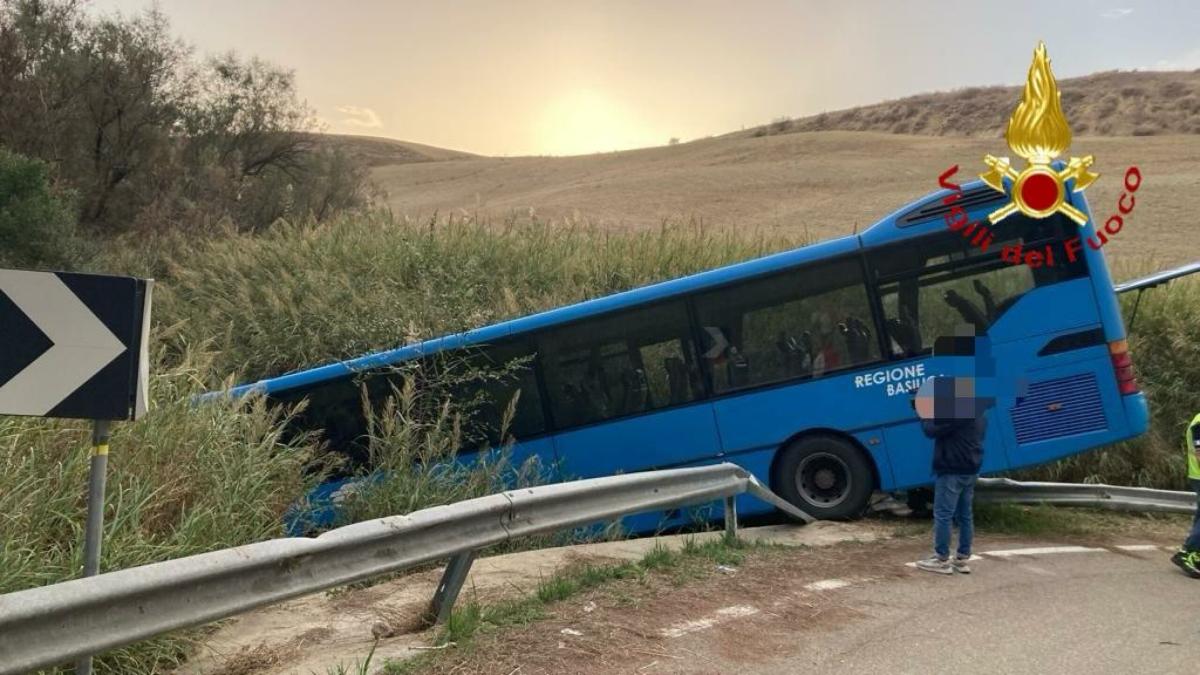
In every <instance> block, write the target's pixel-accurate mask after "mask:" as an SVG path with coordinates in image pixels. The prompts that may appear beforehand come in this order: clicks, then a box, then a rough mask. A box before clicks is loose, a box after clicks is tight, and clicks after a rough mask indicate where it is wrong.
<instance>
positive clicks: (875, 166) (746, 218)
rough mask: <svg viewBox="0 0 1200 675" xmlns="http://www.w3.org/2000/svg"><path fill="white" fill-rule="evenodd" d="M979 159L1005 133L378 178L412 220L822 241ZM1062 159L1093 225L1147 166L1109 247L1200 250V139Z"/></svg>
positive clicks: (809, 142) (1124, 252)
mask: <svg viewBox="0 0 1200 675" xmlns="http://www.w3.org/2000/svg"><path fill="white" fill-rule="evenodd" d="M1014 102H1015V101H1014ZM985 153H992V154H996V155H1007V154H1009V152H1008V148H1007V147H1006V146H1005V144H1004V141H1003V139H1001V138H984V137H953V136H915V135H900V134H892V133H882V132H873V131H818V132H800V133H785V134H777V135H767V136H761V137H754V136H752V135H750V134H734V135H729V136H724V137H719V138H710V139H704V140H698V141H693V142H690V143H684V144H681V145H675V146H663V147H656V148H645V149H640V150H630V151H625V152H616V153H605V154H596V155H584V156H577V157H516V158H492V157H473V156H468V157H461V156H455V157H454V158H453V159H448V160H432V161H431V160H430V159H426V160H424V161H419V162H412V163H395V164H381V165H377V166H375V168H374V169H373V173H374V177H375V179H376V181H377V182H378V183H379V185H380V187H382V188H383V189H384V190H385V191H386V192H387V195H388V196H387V203H388V205H389V206H390V207H391V208H392V210H393V211H394V212H396V213H397V214H404V215H407V216H410V217H414V218H428V217H430V216H431V215H433V214H434V213H435V212H437V213H439V214H441V215H443V216H444V215H447V214H450V213H454V214H463V215H472V216H478V217H480V218H482V219H487V220H491V221H493V222H496V221H502V220H503V219H505V218H508V217H513V216H515V217H517V218H526V217H528V216H529V215H530V214H533V215H536V216H537V217H540V218H547V219H555V220H564V219H565V220H574V221H577V222H583V223H590V224H594V225H599V226H604V227H612V228H654V227H659V226H661V224H662V223H663V222H689V221H698V222H702V223H703V224H704V225H705V226H708V227H713V228H730V227H732V228H739V229H747V230H766V231H772V230H773V231H786V232H790V233H807V234H808V235H810V236H811V237H813V238H817V239H824V238H828V237H833V236H837V235H842V234H847V233H850V232H852V231H853V230H854V229H855V228H858V229H860V230H861V229H863V228H865V227H868V226H870V225H871V224H872V223H874V222H875V221H876V220H878V219H879V218H881V217H883V216H884V215H886V214H887V213H889V212H890V211H892V210H895V209H897V208H899V207H901V206H903V205H904V204H905V203H907V202H909V201H911V200H913V199H915V198H917V197H919V196H921V195H923V194H925V193H927V192H929V191H931V190H932V189H934V188H935V187H936V184H937V176H938V174H939V173H941V172H942V171H943V170H945V169H946V168H947V167H948V166H950V165H952V164H958V165H960V174H959V175H960V176H963V175H966V174H968V173H970V174H974V173H977V172H978V171H980V170H982V169H983V164H982V161H981V160H982V157H983V155H984V154H985ZM1068 154H1074V155H1082V154H1094V155H1095V156H1096V165H1095V167H1094V168H1095V169H1096V170H1098V171H1099V172H1100V174H1101V178H1100V180H1099V181H1097V183H1096V184H1095V185H1093V186H1092V187H1091V188H1089V189H1088V192H1087V194H1088V197H1089V201H1090V204H1091V206H1092V210H1093V212H1094V215H1095V216H1096V218H1097V219H1102V218H1106V217H1107V215H1108V214H1110V213H1113V212H1115V209H1116V200H1117V197H1118V196H1119V194H1120V192H1121V180H1122V175H1123V174H1124V172H1125V169H1126V168H1127V167H1129V166H1131V165H1136V166H1138V167H1139V168H1140V170H1141V172H1142V175H1143V178H1144V183H1143V186H1142V187H1141V188H1140V189H1139V191H1138V194H1137V205H1136V208H1135V210H1134V213H1133V215H1132V217H1131V218H1130V219H1129V220H1128V221H1127V225H1126V227H1125V229H1124V230H1123V231H1122V232H1121V233H1120V234H1119V235H1118V236H1117V237H1115V238H1114V240H1113V241H1112V242H1111V243H1110V245H1109V246H1108V247H1107V248H1106V250H1107V251H1108V252H1109V255H1110V257H1116V258H1121V257H1130V256H1145V255H1148V256H1151V257H1153V258H1155V259H1156V260H1157V261H1158V262H1160V263H1161V264H1169V263H1179V262H1185V261H1189V260H1194V259H1197V258H1200V255H1198V254H1197V253H1196V251H1197V247H1196V242H1197V239H1198V237H1200V215H1198V214H1197V213H1196V209H1197V207H1200V135H1166V136H1124V137H1088V136H1082V137H1077V138H1076V139H1075V142H1074V144H1073V145H1072V147H1071V149H1070V151H1069V152H1068Z"/></svg>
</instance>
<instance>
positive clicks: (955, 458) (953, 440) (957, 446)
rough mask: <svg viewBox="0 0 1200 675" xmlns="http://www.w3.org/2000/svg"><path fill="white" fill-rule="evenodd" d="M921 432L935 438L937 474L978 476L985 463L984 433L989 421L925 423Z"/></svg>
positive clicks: (953, 420) (971, 420)
mask: <svg viewBox="0 0 1200 675" xmlns="http://www.w3.org/2000/svg"><path fill="white" fill-rule="evenodd" d="M921 430H922V431H924V432H925V435H926V436H928V437H930V438H932V439H933V473H934V475H937V476H941V475H944V474H975V473H979V467H980V465H982V464H983V434H984V432H985V431H986V430H987V419H986V418H984V416H983V413H980V414H979V416H978V417H976V418H975V419H967V420H960V419H949V420H921Z"/></svg>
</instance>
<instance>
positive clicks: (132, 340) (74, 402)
mask: <svg viewBox="0 0 1200 675" xmlns="http://www.w3.org/2000/svg"><path fill="white" fill-rule="evenodd" d="M153 284H154V282H153V280H150V279H134V278H131V277H113V276H104V275H97V274H69V273H65V272H31V271H26V270H4V269H0V415H33V416H37V417H66V418H74V419H90V420H93V428H92V456H91V467H90V473H89V476H88V510H87V527H86V530H85V534H84V544H83V575H84V576H85V577H90V576H94V575H96V574H99V573H100V545H101V541H102V539H103V534H104V491H105V483H106V479H107V469H108V439H109V423H110V422H112V421H119V420H134V419H138V418H139V417H141V416H142V414H143V413H144V412H146V394H147V392H146V389H147V386H148V383H149V382H148V381H149V369H150V368H149V355H148V349H147V347H148V345H147V342H148V340H147V336H148V334H149V331H150V292H151V289H152V288H153ZM75 672H76V673H79V674H80V675H90V673H91V672H92V658H91V657H90V656H89V657H85V658H82V659H80V660H79V661H78V662H77V663H76V666H75Z"/></svg>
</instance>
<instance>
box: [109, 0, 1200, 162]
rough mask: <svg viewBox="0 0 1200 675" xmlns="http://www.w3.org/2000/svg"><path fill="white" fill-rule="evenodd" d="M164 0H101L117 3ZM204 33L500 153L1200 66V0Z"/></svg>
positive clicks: (324, 101)
mask: <svg viewBox="0 0 1200 675" xmlns="http://www.w3.org/2000/svg"><path fill="white" fill-rule="evenodd" d="M150 5H151V2H150V1H149V0H94V1H93V2H92V10H91V11H93V12H96V13H99V14H105V13H111V12H122V13H126V14H128V13H130V12H137V11H140V10H143V9H145V8H147V7H149V6H150ZM158 6H159V7H160V8H161V9H162V10H163V11H164V12H165V13H166V15H167V16H168V17H169V18H170V20H171V23H172V27H173V31H174V33H175V34H176V35H178V36H179V37H182V38H183V39H184V40H186V41H187V42H189V43H191V44H192V45H193V46H194V47H195V49H196V51H197V53H199V54H201V55H203V54H216V53H222V52H226V51H230V50H233V51H237V52H239V53H241V54H243V55H257V56H260V57H262V58H265V59H267V60H269V61H272V62H274V63H276V64H279V65H282V66H285V67H287V68H291V69H293V70H294V71H295V72H296V78H297V83H298V87H299V90H300V95H301V96H302V97H303V98H304V99H305V100H307V102H308V103H309V105H310V106H312V108H313V109H314V110H315V111H316V114H317V116H318V118H319V119H320V121H321V122H322V123H323V124H324V125H325V129H326V130H327V131H330V132H334V133H353V134H366V135H372V136H386V137H390V138H398V139H402V140H406V141H414V142H418V143H425V144H429V145H435V146H439V147H446V148H453V149H457V150H465V151H468V152H474V153H479V154H484V155H495V156H517V155H571V154H584V153H592V152H610V151H614V150H624V149H629V148H636V147H645V146H653V145H663V144H666V143H667V142H668V139H670V138H679V139H680V140H682V141H687V140H692V139H695V138H702V137H705V136H709V135H717V134H722V133H727V132H730V131H736V130H738V129H741V128H744V127H751V126H756V125H759V124H763V123H766V122H769V121H771V120H773V119H776V118H779V117H784V116H787V117H803V116H806V115H811V114H816V113H820V112H822V111H826V110H837V109H841V108H847V107H853V106H856V105H863V104H869V103H875V102H878V101H882V100H886V99H892V98H899V97H902V96H907V95H910V94H917V93H922V92H929V91H939V90H947V89H953V88H958V87H966V86H981V85H992V84H1019V83H1021V82H1023V81H1024V77H1025V72H1026V70H1027V68H1028V67H1029V61H1030V58H1031V56H1032V52H1033V48H1034V46H1035V45H1036V44H1037V41H1038V40H1039V39H1043V40H1045V41H1046V44H1047V47H1048V49H1049V53H1050V57H1051V60H1052V63H1053V68H1054V73H1055V76H1056V77H1058V78H1060V79H1061V78H1066V77H1072V76H1078V75H1086V74H1089V73H1093V72H1097V71H1103V70H1114V69H1121V70H1130V69H1139V70H1147V69H1188V70H1192V69H1196V68H1200V30H1198V28H1200V2H1196V1H1195V0H1161V1H1154V0H1145V1H1137V0H1115V1H1108V0H1100V1H1093V0H1074V1H1073V2H1054V1H1050V0H1035V1H1024V0H1012V1H1009V2H995V1H992V2H973V1H971V0H960V1H959V2H939V1H934V0H915V1H906V2H895V1H891V0H887V1H877V2H868V1H866V0H841V1H838V2H830V1H829V0H821V1H813V2H810V1H806V0H793V1H790V2H784V1H782V0H746V1H744V2H732V1H730V2H715V1H712V0H690V1H677V0H640V1H639V0H604V1H598V2H593V1H591V0H549V1H544V0H493V1H491V2H482V1H479V0H428V1H424V0H422V1H413V0H340V1H335V0H326V1H319V0H159V2H158Z"/></svg>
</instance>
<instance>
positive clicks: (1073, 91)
mask: <svg viewBox="0 0 1200 675" xmlns="http://www.w3.org/2000/svg"><path fill="white" fill-rule="evenodd" d="M1059 89H1060V90H1061V91H1062V103H1063V111H1064V112H1065V113H1066V115H1067V119H1069V120H1070V121H1071V127H1072V129H1073V130H1074V131H1075V133H1077V134H1088V135H1094V136H1157V135H1164V134H1166V135H1170V134H1200V70H1195V71H1191V72H1185V71H1177V72H1136V71H1134V72H1119V71H1110V72H1105V73H1093V74H1092V75H1088V76H1086V77H1074V78H1070V79H1065V80H1059ZM1020 96H1021V88H1020V87H967V88H964V89H957V90H954V91H944V92H934V93H929V94H918V95H916V96H908V97H906V98H902V99H897V100H894V101H884V102H883V103H877V104H875V105H868V106H862V107H859V108H850V109H847V110H838V111H834V112H827V113H821V114H820V115H814V116H812V117H805V118H802V119H797V120H790V119H787V118H782V119H778V120H775V121H773V122H771V123H770V124H765V125H763V126H761V127H756V128H754V129H751V130H749V131H747V132H744V133H745V134H748V135H751V136H767V135H772V134H787V133H796V132H802V131H832V130H842V131H883V132H887V133H893V134H919V135H923V136H986V137H990V138H1000V137H1001V136H1002V135H1003V132H1004V125H1005V124H1006V123H1007V121H1008V115H1009V113H1010V112H1011V111H1012V109H1013V106H1015V105H1016V103H1017V101H1018V100H1019V99H1020Z"/></svg>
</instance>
